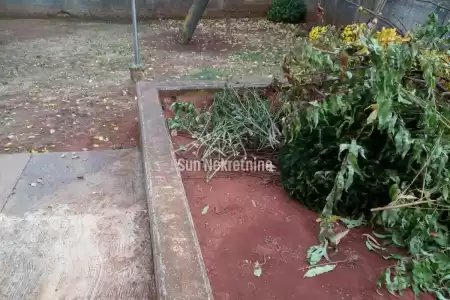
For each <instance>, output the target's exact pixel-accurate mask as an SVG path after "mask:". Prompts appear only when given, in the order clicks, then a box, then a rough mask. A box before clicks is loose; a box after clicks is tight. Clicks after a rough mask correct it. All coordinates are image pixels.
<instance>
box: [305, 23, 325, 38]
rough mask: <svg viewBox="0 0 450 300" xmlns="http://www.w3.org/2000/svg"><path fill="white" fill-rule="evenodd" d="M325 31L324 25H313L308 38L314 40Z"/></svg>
mask: <svg viewBox="0 0 450 300" xmlns="http://www.w3.org/2000/svg"><path fill="white" fill-rule="evenodd" d="M326 32H327V27H326V26H315V27H313V29H311V31H310V32H309V39H310V40H316V39H318V38H319V37H320V36H321V35H323V34H324V33H326Z"/></svg>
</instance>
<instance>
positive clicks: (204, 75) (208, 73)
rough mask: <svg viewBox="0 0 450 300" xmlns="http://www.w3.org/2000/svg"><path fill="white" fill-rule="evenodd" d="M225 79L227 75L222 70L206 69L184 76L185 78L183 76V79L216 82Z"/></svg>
mask: <svg viewBox="0 0 450 300" xmlns="http://www.w3.org/2000/svg"><path fill="white" fill-rule="evenodd" d="M225 77H227V73H226V72H225V71H223V70H218V69H210V68H206V69H201V70H200V71H198V72H195V73H192V74H188V75H185V76H183V79H188V80H194V79H197V80H216V79H223V78H225Z"/></svg>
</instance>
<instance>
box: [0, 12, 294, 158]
mask: <svg viewBox="0 0 450 300" xmlns="http://www.w3.org/2000/svg"><path fill="white" fill-rule="evenodd" d="M179 26H180V22H179V21H173V20H165V21H149V22H147V23H142V24H140V26H139V30H140V38H141V47H142V48H141V56H142V60H143V62H144V64H145V65H146V72H147V77H148V78H149V79H155V80H165V79H172V80H176V79H184V80H187V79H206V80H208V79H225V78H230V79H232V80H239V79H240V78H242V77H246V78H247V79H249V78H251V79H256V78H261V77H265V78H267V77H272V76H275V77H279V76H281V69H280V63H281V58H282V57H283V55H284V53H286V52H287V51H288V50H289V48H290V45H291V44H292V41H293V36H294V34H295V32H296V27H295V26H292V25H282V24H274V23H270V22H268V21H265V20H248V19H239V20H234V19H230V20H204V21H202V23H201V24H200V25H199V27H198V29H197V32H196V35H195V36H194V40H193V41H192V43H191V44H190V45H185V46H182V45H179V44H178V43H177V40H176V36H177V31H178V28H179ZM130 30H131V26H130V25H129V24H112V23H99V22H90V23H89V22H79V21H68V20H0V152H3V153H13V152H25V151H29V152H46V151H76V150H91V149H111V148H112V149H116V148H127V147H134V146H135V145H136V144H137V138H138V133H137V132H138V130H137V129H138V123H137V122H138V120H137V112H136V101H135V99H134V95H132V92H133V90H132V89H131V88H130V83H129V80H128V79H129V71H128V68H129V66H130V64H131V61H132V56H131V53H132V49H131V32H130Z"/></svg>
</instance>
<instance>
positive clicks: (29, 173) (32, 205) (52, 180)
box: [1, 150, 135, 214]
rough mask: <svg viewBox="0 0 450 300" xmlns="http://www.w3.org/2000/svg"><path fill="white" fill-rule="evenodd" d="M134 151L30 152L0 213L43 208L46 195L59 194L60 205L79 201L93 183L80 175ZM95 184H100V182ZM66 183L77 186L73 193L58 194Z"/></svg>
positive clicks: (93, 170) (96, 170)
mask: <svg viewBox="0 0 450 300" xmlns="http://www.w3.org/2000/svg"><path fill="white" fill-rule="evenodd" d="M133 151H135V150H111V151H87V152H67V153H56V152H53V153H41V154H33V155H32V156H31V158H30V160H29V162H28V164H27V166H26V168H25V169H24V170H23V173H22V176H21V178H20V180H18V182H17V185H16V189H15V192H14V194H13V195H11V196H10V198H9V200H8V202H7V203H6V205H5V206H4V209H3V210H2V211H1V212H3V213H7V214H23V213H25V212H28V211H30V210H35V209H38V208H45V205H46V203H44V202H48V201H49V197H58V203H60V204H62V203H67V204H68V203H71V202H74V201H80V197H79V195H80V193H84V194H85V193H86V190H89V189H91V188H92V183H90V182H88V181H86V180H85V181H82V180H81V181H80V179H79V178H82V177H88V176H89V175H92V174H95V173H97V172H99V171H101V170H102V169H103V168H105V167H107V166H110V165H112V164H114V163H115V162H116V163H118V161H120V158H121V157H123V156H126V155H128V154H130V153H131V152H133ZM129 171H130V172H134V170H129ZM124 175H126V174H124ZM96 184H97V185H101V182H98V183H96ZM69 186H70V187H71V188H73V187H75V186H76V187H77V189H76V190H74V192H76V193H75V194H74V196H70V197H61V196H60V195H59V194H60V193H61V192H63V191H66V190H67V187H69ZM128 192H130V191H128Z"/></svg>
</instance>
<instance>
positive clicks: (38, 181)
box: [36, 178, 44, 183]
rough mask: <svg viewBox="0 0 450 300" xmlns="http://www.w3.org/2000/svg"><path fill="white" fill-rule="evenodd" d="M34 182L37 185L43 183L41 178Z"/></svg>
mask: <svg viewBox="0 0 450 300" xmlns="http://www.w3.org/2000/svg"><path fill="white" fill-rule="evenodd" d="M36 182H37V183H43V182H44V181H43V180H42V178H38V179H36Z"/></svg>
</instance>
